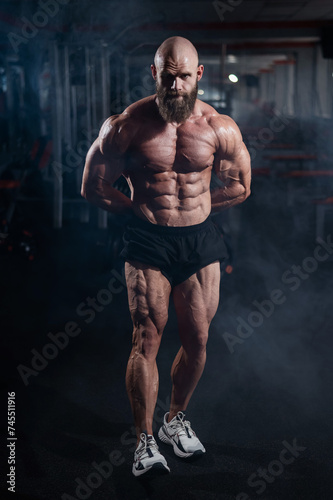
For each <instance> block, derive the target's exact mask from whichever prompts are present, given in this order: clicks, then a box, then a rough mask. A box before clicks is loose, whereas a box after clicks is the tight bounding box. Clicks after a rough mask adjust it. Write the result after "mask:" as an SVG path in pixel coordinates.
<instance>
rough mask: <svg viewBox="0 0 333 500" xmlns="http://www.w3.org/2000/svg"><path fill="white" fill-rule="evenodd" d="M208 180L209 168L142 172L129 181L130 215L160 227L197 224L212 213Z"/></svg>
mask: <svg viewBox="0 0 333 500" xmlns="http://www.w3.org/2000/svg"><path fill="white" fill-rule="evenodd" d="M145 173H146V174H147V172H145ZM210 176H211V167H207V168H206V169H205V170H203V171H199V172H198V171H197V172H187V173H176V172H174V171H169V172H159V173H153V174H152V175H149V174H148V175H144V173H143V172H141V175H140V176H139V175H138V176H135V177H136V178H135V179H131V184H132V189H133V195H132V201H133V205H132V206H133V211H134V213H135V214H136V215H137V216H138V217H140V218H141V219H145V220H148V221H149V222H152V223H153V224H159V225H163V226H192V225H194V224H200V223H201V222H203V221H204V220H206V219H207V217H208V215H209V214H210V211H211V196H210V189H209V187H210Z"/></svg>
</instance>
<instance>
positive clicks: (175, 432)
mask: <svg viewBox="0 0 333 500" xmlns="http://www.w3.org/2000/svg"><path fill="white" fill-rule="evenodd" d="M168 415H169V413H166V414H165V415H164V421H163V425H162V427H161V428H160V430H159V431H158V437H159V438H160V440H161V441H163V443H167V444H171V445H172V446H173V451H174V452H175V454H176V455H177V456H178V457H182V458H188V457H192V456H193V455H196V456H199V455H203V454H204V453H206V450H205V448H204V446H203V444H202V443H201V442H200V441H199V439H198V438H197V436H196V434H195V432H194V431H193V429H191V424H190V422H189V421H188V420H185V414H184V413H183V412H182V411H179V412H178V413H177V415H176V416H175V417H174V418H173V419H172V420H171V422H169V423H168V421H167V418H168Z"/></svg>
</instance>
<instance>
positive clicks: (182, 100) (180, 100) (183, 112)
mask: <svg viewBox="0 0 333 500" xmlns="http://www.w3.org/2000/svg"><path fill="white" fill-rule="evenodd" d="M156 94H157V97H158V110H159V112H160V115H161V116H162V118H163V119H164V120H165V121H166V122H168V123H170V122H176V123H183V122H185V121H186V120H187V119H188V118H189V117H190V116H191V114H192V112H193V109H194V105H195V101H196V99H197V95H198V82H197V81H196V84H195V86H194V87H193V89H192V90H191V91H190V92H181V91H177V90H167V89H165V88H163V87H162V86H161V85H160V84H159V83H158V82H157V81H156Z"/></svg>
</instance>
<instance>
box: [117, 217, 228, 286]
mask: <svg viewBox="0 0 333 500" xmlns="http://www.w3.org/2000/svg"><path fill="white" fill-rule="evenodd" d="M123 241H124V244H125V246H124V248H123V250H122V252H121V254H120V255H121V256H122V257H123V258H124V259H125V260H127V261H138V262H142V263H144V264H148V265H151V266H152V267H157V268H158V269H160V270H161V273H162V274H163V275H164V276H165V277H166V278H167V279H168V280H169V282H170V284H171V286H172V287H173V286H175V285H179V283H182V282H183V281H185V280H186V279H187V278H189V277H190V276H192V274H195V273H196V272H197V271H199V269H201V268H203V267H205V266H208V265H209V264H211V263H212V262H215V261H221V262H222V261H224V260H225V259H226V258H227V257H228V252H227V248H226V246H225V243H224V241H223V236H222V234H221V231H220V230H219V229H218V227H217V226H216V225H215V224H214V223H213V222H212V220H211V218H210V217H208V218H207V219H206V220H205V221H204V222H202V223H201V224H195V225H193V226H181V227H179V226H176V227H174V226H171V227H170V226H162V225H159V224H152V223H151V222H148V221H145V220H143V219H140V218H139V217H136V216H135V217H133V218H132V219H131V221H130V222H129V223H128V226H127V228H126V231H125V233H124V236H123Z"/></svg>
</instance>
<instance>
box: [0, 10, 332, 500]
mask: <svg viewBox="0 0 333 500" xmlns="http://www.w3.org/2000/svg"><path fill="white" fill-rule="evenodd" d="M0 24H1V35H0V47H1V55H0V129H1V135H0V197H1V201H0V224H1V227H0V258H1V264H0V276H1V278H0V279H1V316H0V317H1V337H2V340H3V347H2V350H1V352H2V355H3V360H2V363H1V368H2V371H3V380H4V382H5V383H4V390H3V391H2V401H3V402H4V405H5V404H6V405H7V406H8V412H7V411H5V412H3V413H2V417H1V428H2V431H3V432H2V438H3V439H2V446H3V450H7V455H6V456H7V460H6V461H5V462H4V463H3V467H2V475H1V481H2V483H1V490H2V493H1V498H7V497H8V498H11V496H9V495H13V493H12V491H8V488H9V487H10V486H11V482H12V483H14V485H15V486H14V490H15V494H14V498H20V499H25V500H30V499H31V500H56V499H63V500H66V499H67V500H68V499H73V498H78V499H79V498H80V499H83V498H84V499H86V498H91V499H101V500H116V499H121V500H132V499H133V500H137V499H146V498H150V499H166V498H169V497H170V495H172V496H173V498H175V499H180V498H182V499H190V500H192V499H193V500H198V499H200V500H206V499H207V500H208V499H209V500H210V499H223V500H227V499H228V500H229V499H236V500H246V499H256V498H262V499H265V500H273V499H274V500H305V499H311V500H314V499H315V500H330V499H331V498H332V495H333V488H332V486H333V485H332V479H331V470H332V418H333V405H332V397H331V394H332V390H331V389H332V363H331V358H332V354H331V352H332V338H331V333H332V319H333V318H332V306H331V303H332V292H333V288H332V267H333V266H332V263H333V257H332V255H333V246H332V230H333V224H332V221H333V159H332V158H333V156H332V153H333V151H332V148H333V141H332V128H333V127H332V125H333V123H332V121H333V103H332V83H333V79H332V72H333V65H332V58H333V37H332V33H333V4H332V3H331V2H330V1H326V0H322V1H321V0H319V1H314V0H311V1H306V0H304V1H303V0H290V1H288V2H277V1H264V0H223V1H212V2H211V1H199V0H195V1H188V0H184V1H182V2H177V1H174V0H169V1H168V2H166V1H164V0H157V1H154V2H153V1H149V0H143V1H131V0H123V1H118V0H107V1H106V0H98V1H96V2H92V1H87V0H80V1H78V0H39V1H34V0H25V1H23V0H1V2H0ZM174 35H180V36H184V37H186V38H189V39H190V40H191V41H192V42H193V43H194V45H195V46H196V47H197V49H198V51H199V56H200V63H202V64H204V66H205V72H204V76H203V79H202V80H201V81H200V85H199V96H198V97H199V98H200V99H202V100H204V101H205V102H208V103H209V104H211V105H212V106H214V107H215V108H216V109H217V110H218V111H219V112H220V113H225V114H228V115H230V116H231V117H232V118H234V120H235V121H236V122H237V124H238V125H239V127H240V129H241V131H242V134H243V138H244V141H245V143H246V145H247V147H248V149H249V152H250V154H251V159H252V175H253V181H252V194H251V197H250V198H249V199H248V200H247V201H246V202H245V203H244V204H242V205H240V206H237V207H234V208H232V209H230V210H228V211H226V212H223V213H221V214H219V215H216V216H215V219H214V220H215V222H216V224H218V226H219V227H220V229H221V232H222V233H223V235H224V237H225V240H226V243H227V245H228V249H229V260H228V262H227V263H226V265H225V266H224V267H223V269H222V271H223V276H222V281H221V301H220V307H219V310H218V313H217V315H216V317H215V318H214V321H213V323H212V326H211V330H210V339H209V342H208V361H207V365H206V368H205V372H204V375H203V377H202V379H201V381H200V383H199V386H198V388H197V390H196V393H195V395H194V397H193V399H192V401H191V403H190V406H189V408H188V416H189V418H190V420H191V421H192V423H193V425H194V426H195V429H196V431H197V433H198V435H199V436H200V439H201V440H202V441H203V443H204V445H205V447H206V449H207V454H206V456H205V457H204V458H203V459H202V460H201V461H200V462H199V461H198V462H193V463H184V462H181V461H180V460H178V459H177V458H176V457H174V456H173V455H171V453H170V452H169V450H168V449H165V447H164V446H163V444H161V448H163V452H164V453H165V455H166V458H167V460H168V463H169V465H170V467H171V470H172V473H171V474H170V475H169V476H168V477H162V478H158V479H156V480H154V481H152V482H150V483H146V482H138V481H137V480H136V479H135V478H134V477H132V475H131V463H132V456H133V455H132V454H133V451H134V446H135V438H134V429H133V424H132V417H131V412H130V406H129V402H128V400H127V396H126V391H125V383H124V375H125V369H126V363H127V358H128V355H129V352H130V347H131V333H132V332H131V330H132V327H131V320H130V316H129V312H128V310H127V295H126V287H125V282H124V276H123V263H122V262H121V261H120V259H119V252H120V250H121V245H122V232H123V227H122V223H123V221H122V220H120V219H119V218H117V217H115V216H113V215H111V214H107V213H106V212H103V211H101V210H99V209H97V208H95V207H93V206H92V205H90V204H88V202H86V201H85V200H84V199H83V198H81V196H80V184H81V178H82V170H83V166H84V159H85V155H86V152H87V150H88V148H89V145H90V144H91V143H92V142H93V140H94V139H95V138H96V136H97V134H98V130H99V127H100V125H101V124H102V123H103V121H104V120H105V119H106V118H107V117H108V116H110V115H112V114H117V113H120V112H121V111H122V110H123V109H124V108H125V107H126V106H127V105H129V104H130V103H132V102H134V101H136V100H138V99H141V98H143V97H145V96H148V95H150V94H153V93H154V90H155V84H154V81H153V79H152V77H151V72H150V64H151V63H152V61H153V57H154V53H155V51H156V49H157V47H158V46H159V45H160V43H161V42H162V41H163V40H164V39H165V38H167V37H169V36H174ZM216 182H217V181H216V178H214V176H213V178H212V187H213V186H214V185H215V184H214V183H216ZM116 186H117V187H118V188H119V189H120V190H122V191H123V192H124V193H127V194H128V192H129V191H128V186H127V184H126V182H125V180H124V179H123V178H121V179H119V181H117V182H116ZM178 347H179V339H178V333H177V323H176V318H175V313H174V310H173V306H172V304H171V307H170V317H169V322H168V325H167V327H166V330H165V333H164V337H163V340H162V345H161V349H160V353H159V356H158V365H159V371H160V391H159V398H158V404H157V408H156V413H155V429H158V427H159V425H160V423H161V420H162V417H163V414H164V412H165V411H167V409H168V403H169V401H170V387H171V386H170V379H169V371H170V365H171V361H172V359H173V357H174V355H175V353H176V351H177V350H178ZM8 393H10V395H8ZM13 393H15V396H13ZM8 398H9V399H8ZM7 399H8V401H7ZM13 407H14V410H13ZM9 409H10V410H11V412H12V411H14V413H15V418H16V420H15V425H13V419H12V418H11V420H10V421H11V424H10V425H8V423H7V417H6V414H7V413H8V415H9V413H10V412H9ZM11 416H12V414H11ZM8 419H9V417H8ZM8 422H9V420H8ZM13 427H14V428H15V437H17V440H16V441H15V442H16V446H14V445H12V448H7V447H6V443H8V442H11V441H8V440H7V441H6V438H7V437H8V436H9V434H8V433H9V430H11V431H12V428H13ZM11 436H12V437H13V435H11ZM168 453H169V454H168ZM12 460H14V462H11V464H9V461H12ZM10 467H14V469H11V468H10ZM8 481H9V482H8ZM10 481H11V482H10Z"/></svg>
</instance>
